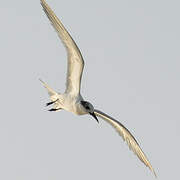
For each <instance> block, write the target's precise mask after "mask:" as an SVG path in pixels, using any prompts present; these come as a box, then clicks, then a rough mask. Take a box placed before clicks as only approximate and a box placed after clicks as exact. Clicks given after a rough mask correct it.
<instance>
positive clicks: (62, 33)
mask: <svg viewBox="0 0 180 180" xmlns="http://www.w3.org/2000/svg"><path fill="white" fill-rule="evenodd" d="M41 5H42V7H43V9H44V12H45V13H46V15H47V17H48V18H49V20H50V22H51V24H52V26H53V27H54V29H55V30H56V32H57V34H58V36H59V37H60V39H61V41H62V42H63V44H64V46H65V47H66V50H67V56H68V70H67V80H66V93H71V94H73V95H78V94H79V93H80V86H81V77H82V72H83V68H84V60H83V57H82V55H81V52H80V50H79V48H78V47H77V45H76V43H75V42H74V40H73V39H72V37H71V35H70V34H69V33H68V32H67V30H66V29H65V27H64V26H63V24H62V23H61V21H60V20H59V19H58V17H57V16H56V15H55V13H54V12H53V11H52V9H51V8H50V7H49V5H48V4H47V3H46V2H45V0H41Z"/></svg>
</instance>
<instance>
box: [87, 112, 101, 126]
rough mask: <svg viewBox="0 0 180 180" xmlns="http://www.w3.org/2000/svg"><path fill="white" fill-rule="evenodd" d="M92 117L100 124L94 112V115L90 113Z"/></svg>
mask: <svg viewBox="0 0 180 180" xmlns="http://www.w3.org/2000/svg"><path fill="white" fill-rule="evenodd" d="M89 114H90V115H91V116H93V117H94V119H96V121H97V122H98V123H99V120H98V118H97V117H96V115H95V114H94V112H93V113H89Z"/></svg>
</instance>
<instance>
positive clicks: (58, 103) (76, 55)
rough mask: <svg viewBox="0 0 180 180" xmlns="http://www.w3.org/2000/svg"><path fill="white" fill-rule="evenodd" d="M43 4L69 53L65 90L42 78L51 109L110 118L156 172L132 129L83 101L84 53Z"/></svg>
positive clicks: (43, 1) (42, 2) (131, 146)
mask: <svg viewBox="0 0 180 180" xmlns="http://www.w3.org/2000/svg"><path fill="white" fill-rule="evenodd" d="M41 5H42V7H43V9H44V12H45V13H46V15H47V17H48V18H49V20H50V22H51V24H52V26H53V27H54V29H55V30H56V32H57V34H58V36H59V37H60V39H61V41H62V42H63V44H64V46H65V47H66V50H67V57H68V71H67V80H66V90H65V93H63V94H60V93H57V92H56V91H54V90H53V89H52V88H50V87H49V86H48V85H47V84H46V83H45V82H43V81H42V80H40V81H41V82H42V83H43V85H44V87H45V88H46V89H47V90H48V94H49V96H50V99H51V102H50V103H47V105H51V104H53V105H54V107H53V108H52V109H50V111H59V110H61V109H64V110H66V111H69V112H72V113H74V114H77V115H83V114H88V113H89V114H90V115H92V116H93V117H94V118H95V119H96V120H97V121H98V119H97V117H96V116H98V117H100V118H102V119H104V120H105V121H106V122H108V123H109V124H110V125H111V126H112V127H114V128H115V129H116V131H117V132H118V133H119V135H120V136H121V137H122V138H123V139H124V141H126V142H127V144H128V146H129V148H130V149H131V150H132V151H133V152H134V153H135V154H136V155H137V157H138V158H139V159H140V160H141V161H142V162H143V163H144V164H145V165H146V166H147V167H149V168H150V170H151V171H152V172H153V173H154V175H155V176H156V174H155V171H154V170H153V168H152V166H151V164H150V162H149V161H148V159H147V157H146V155H145V154H144V152H143V151H142V150H141V148H140V146H139V144H138V143H137V141H136V139H135V138H134V137H133V135H132V134H131V133H130V132H129V130H128V129H127V128H126V127H124V126H123V125H122V124H121V123H120V122H118V121H117V120H115V119H114V118H112V117H110V116H108V115H107V114H105V113H103V112H101V111H99V110H96V109H94V107H93V106H92V104H91V103H89V102H87V101H84V99H83V98H82V96H81V94H80V86H81V77H82V72H83V68H84V60H83V57H82V55H81V52H80V50H79V48H78V47H77V45H76V43H75V42H74V40H73V39H72V37H71V36H70V34H69V33H68V32H67V30H66V29H65V27H64V26H63V24H62V23H61V21H60V20H59V19H58V17H57V16H56V15H55V13H54V12H53V11H52V10H51V8H50V7H49V6H48V4H47V3H46V2H45V0H41Z"/></svg>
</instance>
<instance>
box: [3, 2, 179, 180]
mask: <svg viewBox="0 0 180 180" xmlns="http://www.w3.org/2000/svg"><path fill="white" fill-rule="evenodd" d="M47 2H48V4H49V5H50V6H51V7H52V9H53V10H54V11H55V12H56V14H57V15H58V17H59V18H60V19H61V20H62V22H63V24H64V25H65V27H66V28H67V29H68V31H69V32H70V33H71V35H72V37H73V38H74V40H75V41H76V43H77V44H78V46H79V48H80V49H81V52H82V55H83V57H84V60H85V69H84V73H83V79H82V95H83V96H84V98H85V99H86V100H88V101H90V102H91V103H92V104H93V105H94V106H95V108H98V109H100V110H102V111H104V112H106V113H107V114H109V115H111V116H113V117H114V118H116V119H118V120H119V121H120V122H121V123H123V124H124V125H125V126H126V127H127V128H128V129H129V130H130V131H131V132H132V134H133V135H134V136H135V137H136V139H137V140H138V142H139V144H140V145H141V147H142V149H143V151H144V152H145V153H146V155H147V157H148V159H149V160H150V162H151V164H152V166H153V168H154V169H155V171H156V173H157V176H158V179H160V180H169V179H179V172H178V171H179V160H180V158H179V152H180V143H179V138H180V132H179V127H180V123H179V120H180V113H179V102H180V70H179V69H180V62H179V59H180V51H179V49H180V35H179V32H180V23H179V19H180V11H179V6H180V3H179V1H175V0H172V1H167V0H159V1H157V0H151V1H143V0H136V1H134V0H128V1H115V0H111V1H104V0H99V1H96V0H91V1H84V0H76V1H70V0H61V1H58V0H51V1H50V0H48V1H47ZM0 17H1V28H0V32H1V33H0V49H1V55H0V57H1V64H0V73H1V76H0V80H1V103H0V104H1V105H0V106H1V120H0V144H1V147H0V169H1V172H0V179H3V180H12V179H13V180H40V179H42V180H59V179H63V180H66V179H67V180H69V179H78V180H84V179H86V180H90V179H103V180H109V179H115V180H116V179H146V180H150V179H154V177H153V174H152V173H151V172H150V171H149V169H148V168H146V167H145V166H144V165H143V164H142V163H141V162H140V161H139V160H138V159H137V157H136V156H135V155H134V154H133V153H132V152H131V151H129V149H128V147H127V145H126V144H125V143H124V142H123V140H122V138H121V137H119V136H118V134H117V133H116V132H115V131H114V129H112V127H111V126H109V125H108V124H106V122H104V121H103V120H100V124H99V125H98V124H97V123H96V122H95V121H94V119H92V117H90V116H88V115H87V116H81V117H78V116H75V115H73V114H71V113H68V112H65V111H62V112H58V113H53V112H52V113H50V112H47V111H46V108H45V103H46V102H48V101H49V98H48V95H47V92H46V91H45V90H44V88H43V87H42V85H41V84H40V82H39V81H38V78H42V79H43V80H44V81H46V82H47V83H48V84H49V85H51V86H52V87H53V88H54V89H56V90H58V91H60V92H63V91H64V87H65V77H66V68H67V67H66V62H67V61H66V53H65V49H64V47H63V45H62V44H61V42H60V41H59V39H58V37H57V35H56V33H55V31H54V30H53V28H52V27H51V25H50V23H49V20H48V19H47V17H46V16H45V14H44V12H43V10H42V8H41V6H40V3H39V0H31V1H23V0H17V1H10V0H6V1H1V5H0Z"/></svg>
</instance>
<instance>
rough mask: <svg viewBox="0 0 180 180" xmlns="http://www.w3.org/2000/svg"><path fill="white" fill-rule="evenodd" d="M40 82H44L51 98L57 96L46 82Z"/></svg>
mask: <svg viewBox="0 0 180 180" xmlns="http://www.w3.org/2000/svg"><path fill="white" fill-rule="evenodd" d="M39 80H40V81H41V82H42V84H43V86H44V87H45V88H46V89H47V91H48V94H49V96H50V97H51V96H53V95H57V92H56V91H54V90H53V89H52V88H50V87H49V86H48V85H47V84H46V83H45V82H44V81H42V80H41V79H39Z"/></svg>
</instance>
